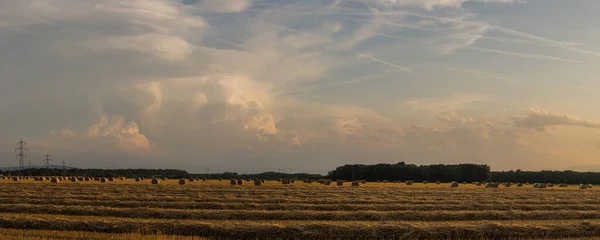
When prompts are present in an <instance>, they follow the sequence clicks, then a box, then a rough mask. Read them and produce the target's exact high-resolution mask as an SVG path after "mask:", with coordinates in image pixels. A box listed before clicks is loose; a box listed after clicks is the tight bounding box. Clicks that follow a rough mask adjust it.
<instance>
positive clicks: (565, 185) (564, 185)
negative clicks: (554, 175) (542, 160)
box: [558, 183, 569, 187]
mask: <svg viewBox="0 0 600 240" xmlns="http://www.w3.org/2000/svg"><path fill="white" fill-rule="evenodd" d="M568 186H569V185H567V184H566V183H561V184H558V187H568Z"/></svg>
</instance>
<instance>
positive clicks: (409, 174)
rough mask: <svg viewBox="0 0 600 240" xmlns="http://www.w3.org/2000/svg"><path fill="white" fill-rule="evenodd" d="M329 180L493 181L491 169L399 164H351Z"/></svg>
mask: <svg viewBox="0 0 600 240" xmlns="http://www.w3.org/2000/svg"><path fill="white" fill-rule="evenodd" d="M327 177H328V178H331V179H335V180H347V181H351V180H363V179H364V180H367V181H378V180H381V181H384V180H386V181H407V180H412V181H441V182H451V181H459V182H475V181H487V180H489V179H490V178H491V171H490V167H489V166H487V165H479V164H455V165H445V164H436V165H420V166H417V165H415V164H406V163H404V162H399V163H395V164H389V163H379V164H374V165H364V164H347V165H344V166H340V167H337V168H336V169H335V170H333V171H331V172H329V174H328V175H327Z"/></svg>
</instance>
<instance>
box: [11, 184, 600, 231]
mask: <svg viewBox="0 0 600 240" xmlns="http://www.w3.org/2000/svg"><path fill="white" fill-rule="evenodd" d="M449 186H450V185H449V184H440V185H436V184H431V183H430V184H426V185H424V184H420V183H415V184H413V185H412V186H406V185H405V184H397V183H367V184H364V185H361V186H360V187H351V186H350V184H345V185H344V186H342V187H340V186H335V184H332V185H331V186H324V185H320V184H318V183H313V184H306V183H302V182H301V181H296V183H295V184H291V185H282V184H281V183H278V182H276V181H267V182H265V184H264V185H263V186H254V185H253V184H244V185H242V186H230V185H229V182H228V181H225V180H224V181H222V182H219V181H214V180H211V181H195V182H188V183H187V184H186V185H184V186H179V185H178V180H168V181H161V184H159V185H151V184H150V180H144V181H143V182H135V180H133V179H127V180H118V179H117V180H115V182H108V183H99V182H95V181H91V182H61V183H59V184H52V183H50V182H49V181H46V182H36V181H33V180H22V181H20V182H13V181H9V180H0V239H36V240H40V239H194V238H191V237H205V238H210V239H257V238H258V239H339V238H341V239H547V238H552V239H555V238H562V239H569V238H573V237H574V238H578V237H588V238H590V239H592V238H594V237H596V238H598V237H600V211H599V210H600V190H596V188H593V189H587V190H579V189H578V186H569V187H567V188H558V187H555V188H548V189H533V188H532V186H531V185H529V186H524V187H522V188H517V187H511V188H504V187H500V188H498V189H485V188H484V187H476V186H474V185H464V184H461V185H460V186H459V188H450V187H449ZM195 239H200V238H195Z"/></svg>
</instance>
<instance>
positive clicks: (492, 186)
mask: <svg viewBox="0 0 600 240" xmlns="http://www.w3.org/2000/svg"><path fill="white" fill-rule="evenodd" d="M498 185H499V184H498V183H493V182H488V183H486V184H485V188H498Z"/></svg>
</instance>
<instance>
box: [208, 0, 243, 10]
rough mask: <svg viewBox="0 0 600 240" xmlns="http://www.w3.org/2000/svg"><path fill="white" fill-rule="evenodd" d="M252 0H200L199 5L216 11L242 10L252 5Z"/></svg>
mask: <svg viewBox="0 0 600 240" xmlns="http://www.w3.org/2000/svg"><path fill="white" fill-rule="evenodd" d="M251 3H252V2H251V0H200V1H199V3H198V4H199V6H200V7H201V8H203V9H206V10H209V11H214V12H241V11H244V10H246V9H247V8H248V7H250V5H251Z"/></svg>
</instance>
